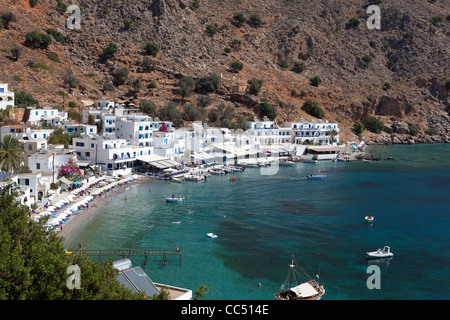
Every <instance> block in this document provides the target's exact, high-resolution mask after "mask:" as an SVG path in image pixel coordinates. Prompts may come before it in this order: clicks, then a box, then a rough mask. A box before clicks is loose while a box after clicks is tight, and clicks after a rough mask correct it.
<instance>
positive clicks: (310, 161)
mask: <svg viewBox="0 0 450 320" xmlns="http://www.w3.org/2000/svg"><path fill="white" fill-rule="evenodd" d="M303 162H304V163H318V162H319V160H312V159H305V160H303Z"/></svg>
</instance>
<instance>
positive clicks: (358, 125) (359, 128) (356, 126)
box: [353, 121, 366, 134]
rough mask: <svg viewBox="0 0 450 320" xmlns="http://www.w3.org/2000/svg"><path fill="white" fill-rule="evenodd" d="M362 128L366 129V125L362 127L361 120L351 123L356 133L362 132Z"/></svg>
mask: <svg viewBox="0 0 450 320" xmlns="http://www.w3.org/2000/svg"><path fill="white" fill-rule="evenodd" d="M364 130H366V127H364V125H363V124H362V123H361V122H359V121H356V122H355V123H354V124H353V131H355V133H356V134H361V133H363V131H364Z"/></svg>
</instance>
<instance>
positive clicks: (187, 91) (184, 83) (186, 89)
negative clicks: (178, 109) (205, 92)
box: [177, 76, 195, 99]
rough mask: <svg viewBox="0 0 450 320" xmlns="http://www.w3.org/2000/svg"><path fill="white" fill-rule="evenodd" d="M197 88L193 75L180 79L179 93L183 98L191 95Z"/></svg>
mask: <svg viewBox="0 0 450 320" xmlns="http://www.w3.org/2000/svg"><path fill="white" fill-rule="evenodd" d="M194 90H195V80H194V79H193V78H192V77H189V76H186V77H183V78H182V79H180V81H178V90H177V93H178V94H179V95H181V98H182V99H184V98H185V97H189V96H190V95H191V94H192V92H193V91H194Z"/></svg>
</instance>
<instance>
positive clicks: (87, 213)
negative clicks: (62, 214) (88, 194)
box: [55, 176, 149, 239]
mask: <svg viewBox="0 0 450 320" xmlns="http://www.w3.org/2000/svg"><path fill="white" fill-rule="evenodd" d="M147 180H149V178H148V177H145V176H139V178H137V179H134V180H133V181H131V182H130V183H126V184H124V185H122V186H116V187H115V188H114V189H112V190H111V191H108V192H107V193H106V194H105V196H104V197H100V198H98V199H94V200H93V201H92V202H91V204H90V205H89V208H85V209H83V210H80V211H79V212H78V213H77V214H76V215H74V216H72V217H71V218H70V219H69V220H68V221H66V222H65V223H64V224H63V225H62V226H61V228H60V229H59V230H56V231H55V232H56V233H57V235H58V236H60V237H62V238H64V239H67V238H68V237H70V235H71V234H72V233H73V232H74V231H76V230H78V229H79V228H80V227H82V226H84V225H85V224H86V223H87V222H88V221H89V220H90V219H91V218H93V217H94V216H95V215H96V214H97V213H98V211H99V210H100V209H101V208H102V207H103V205H104V204H105V203H106V202H107V201H109V200H110V199H111V197H113V196H116V195H118V194H120V193H122V192H123V191H125V189H126V188H127V187H130V186H132V185H135V184H140V183H143V182H145V181H147Z"/></svg>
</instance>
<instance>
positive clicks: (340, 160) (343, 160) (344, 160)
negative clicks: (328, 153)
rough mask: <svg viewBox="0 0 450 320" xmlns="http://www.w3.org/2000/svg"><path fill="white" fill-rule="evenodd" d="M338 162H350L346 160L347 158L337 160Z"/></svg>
mask: <svg viewBox="0 0 450 320" xmlns="http://www.w3.org/2000/svg"><path fill="white" fill-rule="evenodd" d="M335 159H336V160H335V161H338V162H349V161H350V160H348V159H345V158H335Z"/></svg>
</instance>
